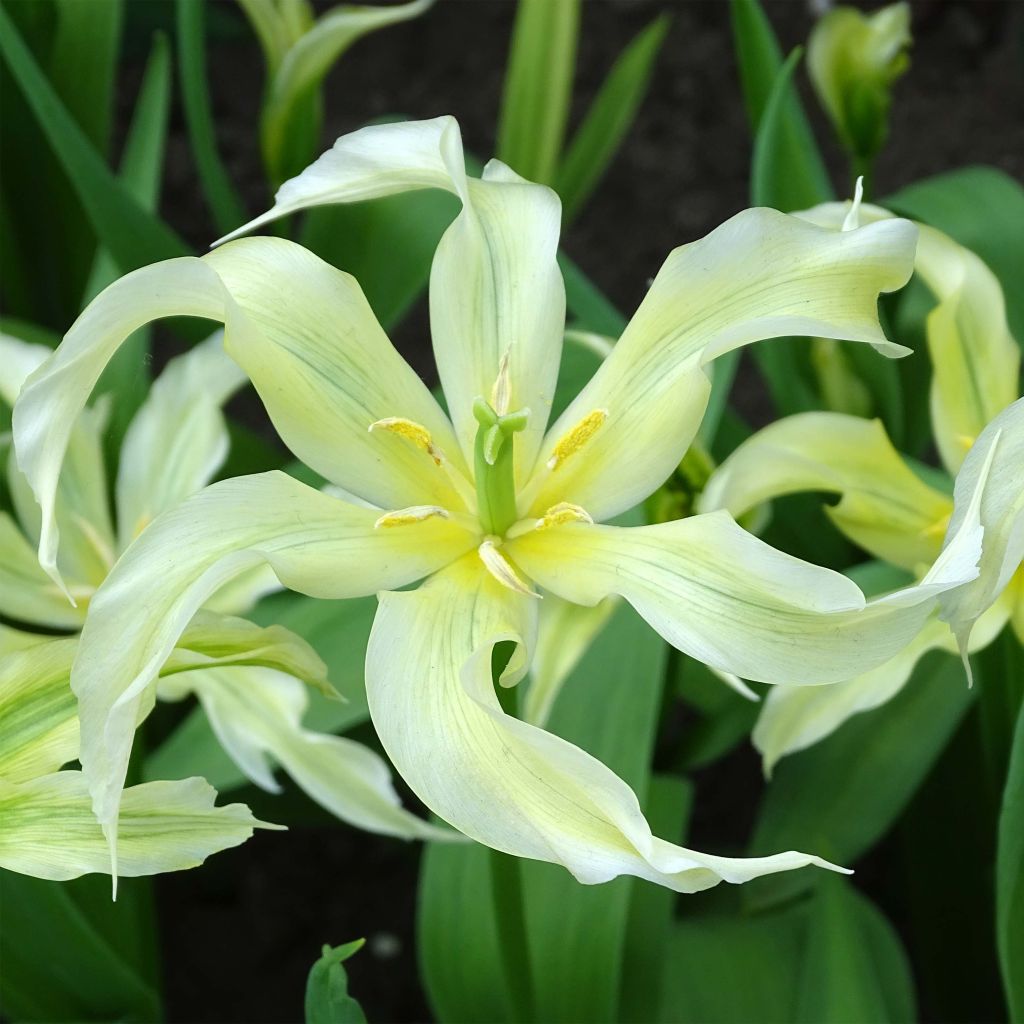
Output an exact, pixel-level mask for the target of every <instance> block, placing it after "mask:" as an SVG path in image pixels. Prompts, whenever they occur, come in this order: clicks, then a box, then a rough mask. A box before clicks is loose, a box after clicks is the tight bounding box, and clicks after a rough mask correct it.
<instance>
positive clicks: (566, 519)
mask: <svg viewBox="0 0 1024 1024" xmlns="http://www.w3.org/2000/svg"><path fill="white" fill-rule="evenodd" d="M563 523H590V525H591V526H593V525H594V520H593V519H592V518H591V516H590V513H589V512H588V511H587V510H586V509H585V508H581V507H580V506H579V505H574V504H573V503H572V502H571V501H560V502H559V503H558V504H557V505H552V506H551V508H549V509H548V510H547V512H545V513H544V515H542V516H541V517H540V519H538V520H537V525H536V527H535V529H537V530H546V529H548V527H551V526H561V525H562V524H563Z"/></svg>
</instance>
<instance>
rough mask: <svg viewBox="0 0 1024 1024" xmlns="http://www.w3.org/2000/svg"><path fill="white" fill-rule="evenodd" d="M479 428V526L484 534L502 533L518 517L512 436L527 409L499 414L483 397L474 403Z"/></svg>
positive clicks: (476, 460)
mask: <svg viewBox="0 0 1024 1024" xmlns="http://www.w3.org/2000/svg"><path fill="white" fill-rule="evenodd" d="M473 415H474V417H475V418H476V421H477V423H478V424H479V427H478V428H477V432H476V442H475V445H474V466H473V469H474V475H475V477H476V496H477V505H478V506H479V514H480V525H481V526H482V527H483V530H484V532H485V533H488V534H493V535H496V536H499V537H501V536H503V535H504V533H505V531H506V530H507V529H508V528H509V527H510V526H511V525H512V524H513V523H514V522H515V521H516V520H517V519H518V514H517V512H516V482H515V459H514V450H515V445H514V441H513V438H514V435H515V434H518V433H519V432H520V431H521V430H523V429H524V428H525V427H526V424H527V421H528V420H529V418H530V410H529V409H520V410H519V411H518V412H508V413H504V414H499V413H497V412H495V410H494V408H493V407H492V406H491V404H490V403H489V402H488V401H487V400H486V399H484V398H477V399H475V401H474V402H473Z"/></svg>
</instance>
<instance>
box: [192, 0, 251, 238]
mask: <svg viewBox="0 0 1024 1024" xmlns="http://www.w3.org/2000/svg"><path fill="white" fill-rule="evenodd" d="M204 18H205V8H204V5H203V4H202V3H201V2H199V0H178V4H177V27H178V67H179V69H180V76H181V99H182V105H183V106H184V108H185V124H186V125H187V126H188V137H189V144H190V145H191V148H192V155H193V156H194V157H195V161H196V170H197V172H198V174H199V184H200V186H201V188H202V191H203V197H204V198H205V199H206V204H207V206H208V207H209V209H210V213H211V214H212V215H213V222H214V224H215V225H216V227H217V233H218V234H222V235H224V234H227V233H228V232H229V231H231V230H232V229H234V228H236V227H238V225H239V224H244V223H245V222H246V221H247V220H248V219H249V215H248V214H247V213H246V210H245V207H244V206H243V205H242V200H241V199H240V198H239V196H238V193H237V192H235V189H234V186H233V185H232V184H231V179H230V177H229V176H228V173H227V171H226V170H225V169H224V164H223V163H222V162H221V159H220V154H219V153H218V152H217V137H216V133H215V132H214V127H213V115H212V113H211V111H210V94H209V87H208V83H207V78H206V39H205V26H204Z"/></svg>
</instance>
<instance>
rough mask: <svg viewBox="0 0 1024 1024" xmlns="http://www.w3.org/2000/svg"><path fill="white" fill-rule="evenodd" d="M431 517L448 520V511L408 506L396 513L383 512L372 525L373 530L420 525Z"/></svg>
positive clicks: (438, 507)
mask: <svg viewBox="0 0 1024 1024" xmlns="http://www.w3.org/2000/svg"><path fill="white" fill-rule="evenodd" d="M431 516H438V517H440V518H441V519H448V518H450V516H449V513H448V510H447V509H443V508H441V506H440V505H410V506H409V508H400V509H398V511H396V512H385V513H384V515H382V516H381V517H380V519H378V520H377V522H375V523H374V524H373V528H374V529H375V530H376V529H380V528H382V527H383V528H384V529H388V528H390V527H392V526H411V525H412V524H413V523H422V522H423V520H424V519H430V517H431Z"/></svg>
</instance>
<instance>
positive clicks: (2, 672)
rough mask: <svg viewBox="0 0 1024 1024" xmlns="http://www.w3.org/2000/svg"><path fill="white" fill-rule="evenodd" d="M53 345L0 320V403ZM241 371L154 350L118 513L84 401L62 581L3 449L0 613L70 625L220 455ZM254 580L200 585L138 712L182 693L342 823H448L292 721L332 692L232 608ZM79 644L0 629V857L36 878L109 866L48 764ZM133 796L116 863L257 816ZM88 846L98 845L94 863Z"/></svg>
mask: <svg viewBox="0 0 1024 1024" xmlns="http://www.w3.org/2000/svg"><path fill="white" fill-rule="evenodd" d="M49 355H50V350H49V349H48V348H45V347H44V346H40V345H33V344H28V343H26V342H24V341H21V340H19V339H17V338H13V337H9V336H7V335H0V366H2V371H0V402H2V403H3V404H5V405H13V404H14V402H15V399H16V397H17V395H18V392H19V390H20V388H21V386H22V383H23V381H24V379H25V377H27V376H28V375H29V373H30V372H32V371H33V370H34V369H35V368H36V367H38V366H39V365H40V364H41V363H42V362H43V360H44V359H45V358H46V357H47V356H49ZM244 380H245V377H244V375H243V374H242V372H241V371H240V370H239V368H238V367H237V365H236V364H235V363H233V362H232V361H231V360H230V359H228V357H227V356H226V355H225V354H224V351H223V348H222V346H221V340H220V337H219V336H215V337H213V338H211V339H209V340H208V341H206V342H204V343H203V344H201V345H199V346H197V347H196V348H194V349H193V350H192V351H191V352H189V353H187V354H186V355H184V356H180V357H179V358H177V359H174V360H172V361H171V362H170V363H169V364H168V366H167V367H166V369H165V370H164V372H163V373H162V374H161V375H160V377H159V378H158V379H157V380H156V382H155V383H154V385H153V388H152V390H151V392H150V394H149V396H148V398H147V399H146V401H145V402H144V403H143V405H142V407H141V408H140V409H139V411H138V413H137V414H136V416H135V417H134V418H133V420H132V423H131V425H130V427H129V429H128V433H127V435H126V437H125V441H124V444H123V446H122V448H121V451H120V459H119V465H118V476H117V483H116V487H115V488H114V496H115V502H114V506H115V510H116V516H115V515H112V513H111V509H110V508H109V503H108V499H107V495H108V480H107V474H106V471H105V465H104V457H103V448H102V437H103V432H104V428H105V423H106V419H107V413H108V412H109V402H108V401H107V400H106V398H107V396H103V398H101V400H100V401H99V402H97V403H95V404H93V405H92V406H90V407H88V408H87V409H85V410H84V411H83V412H82V415H80V416H79V417H78V418H77V420H76V422H75V423H74V425H73V428H72V431H71V435H70V444H69V448H68V455H67V458H66V460H65V464H64V471H63V473H62V474H61V478H60V482H59V487H58V493H57V495H56V497H55V515H56V519H57V521H58V522H59V524H60V533H61V544H60V550H59V552H58V556H59V557H58V566H59V567H60V579H61V580H62V581H63V586H62V587H59V586H58V585H57V583H56V582H55V581H54V580H53V579H51V578H50V577H49V576H47V574H46V573H45V572H44V571H43V570H42V569H41V568H40V566H39V563H38V561H37V560H36V554H35V552H34V550H33V543H34V542H36V541H38V538H39V525H40V522H39V509H38V506H37V505H36V503H35V500H34V499H33V497H32V495H31V492H30V491H29V490H28V487H27V485H26V483H25V480H24V477H22V476H21V474H20V473H19V472H18V471H17V469H16V467H15V465H14V463H13V460H12V461H11V462H10V465H9V467H8V469H9V473H8V480H9V483H10V491H11V494H12V497H13V503H14V506H15V509H14V511H15V515H10V514H8V513H7V512H0V553H2V556H3V557H2V560H0V614H3V615H4V616H5V617H6V618H8V619H12V620H14V621H17V622H22V623H25V624H28V625H32V626H34V627H37V628H44V629H51V630H53V629H56V630H67V631H74V630H77V629H79V628H81V625H82V623H83V622H84V621H85V617H86V610H87V608H88V606H89V604H90V602H91V599H92V596H93V595H94V594H95V592H96V589H97V588H98V587H99V586H100V584H101V583H102V582H103V580H104V579H105V578H106V576H107V575H108V573H109V572H110V570H111V568H112V566H113V564H114V562H115V561H116V558H117V556H118V554H119V552H120V551H121V550H123V549H124V548H125V547H126V546H127V545H128V544H129V543H130V542H131V540H132V539H133V538H134V537H135V536H137V535H138V534H139V533H140V532H142V530H143V529H145V527H146V526H147V525H148V523H149V522H150V521H151V520H152V519H153V518H154V517H155V516H157V515H158V514H159V513H160V512H161V511H163V510H165V509H168V508H171V507H173V506H174V505H175V504H177V503H178V502H179V501H181V500H182V499H183V498H185V497H187V496H188V495H189V494H192V493H194V492H195V491H197V490H199V489H200V488H201V487H203V485H204V484H206V483H208V482H209V480H210V479H211V477H212V476H213V475H214V474H215V473H216V472H217V470H218V469H219V468H220V466H221V463H222V462H223V460H224V458H225V456H226V454H227V451H228V435H227V429H226V425H225V423H224V420H223V417H222V414H221V405H222V403H223V402H224V400H225V399H226V398H227V397H228V396H229V395H230V394H232V393H233V392H234V391H235V390H236V389H237V388H238V386H239V385H240V384H241V383H242V382H243V381H244ZM115 522H116V525H115ZM267 577H268V574H267V573H266V571H262V572H256V573H249V574H246V575H244V576H241V577H239V578H238V579H236V580H234V581H233V582H232V583H231V584H230V585H229V586H228V587H227V588H222V589H220V590H219V591H218V592H217V593H216V594H213V595H211V599H210V600H209V601H207V602H205V604H204V609H203V610H202V611H200V612H199V613H198V614H197V615H196V616H194V617H193V619H192V621H191V622H190V623H189V626H188V628H187V630H186V631H185V633H184V634H183V636H181V637H180V638H179V639H178V640H177V642H176V645H175V648H174V650H173V651H172V652H171V653H170V655H169V656H168V658H167V659H166V660H165V661H164V662H163V663H162V664H161V665H160V667H159V669H158V679H157V683H156V687H155V693H154V692H153V691H152V689H151V691H150V693H149V694H148V700H147V701H145V702H143V704H142V705H141V706H140V712H139V716H140V717H142V716H143V715H144V714H146V713H148V711H149V710H150V708H151V707H152V698H153V697H154V696H159V697H160V698H161V699H164V700H181V699H183V698H185V697H187V696H190V695H195V696H196V697H198V699H199V701H200V703H201V704H202V706H203V708H204V710H205V712H206V714H207V717H208V718H209V720H210V723H211V725H212V727H213V730H214V732H215V733H216V735H217V737H218V738H219V739H220V741H221V743H222V745H223V746H224V748H225V750H226V751H227V752H228V754H229V755H230V756H231V757H232V758H233V759H234V760H235V762H236V763H237V764H238V765H239V767H240V768H241V769H242V770H243V772H244V773H245V774H246V775H247V776H248V777H249V778H250V779H251V780H252V781H253V782H255V783H256V784H257V785H259V786H262V787H263V788H264V789H267V790H270V791H272V792H276V791H278V790H279V786H278V784H277V783H276V781H275V779H274V776H273V770H272V767H271V765H270V763H269V762H268V756H269V758H270V759H272V760H273V761H274V762H276V763H278V764H280V765H282V766H283V767H284V768H285V770H286V771H287V772H288V773H289V774H290V775H291V776H292V777H293V778H294V779H295V780H296V781H297V782H298V783H299V785H300V786H302V788H303V789H305V790H306V792H307V793H309V794H310V796H312V797H313V799H315V800H317V801H318V802H320V803H321V804H322V805H323V806H324V807H326V808H327V809H328V810H329V811H331V812H332V813H334V814H336V815H337V816H338V817H340V818H342V819H343V820H345V821H348V822H351V823H353V824H356V825H358V826H361V827H364V828H368V829H370V830H372V831H377V832H384V833H387V834H391V835H398V836H402V837H405V838H411V837H419V838H429V837H434V838H451V837H452V836H454V835H455V834H454V833H451V832H450V831H448V830H443V831H442V830H441V829H438V828H435V827H434V826H431V825H430V824H428V823H427V822H425V821H423V820H422V819H420V818H418V817H416V816H415V815H413V814H410V813H409V812H408V811H405V810H404V809H403V808H402V807H401V806H400V802H399V800H398V797H397V795H396V794H395V792H394V790H393V788H392V786H391V781H390V774H389V772H388V769H387V766H386V765H385V764H384V762H383V761H382V760H381V759H380V758H379V757H378V756H377V755H376V754H374V753H373V752H372V751H371V750H369V749H368V748H367V747H364V746H362V745H361V744H358V743H355V742H353V741H352V740H349V739H345V738H341V737H336V736H325V735H321V734H319V733H316V732H314V731H311V730H309V729H305V728H303V726H302V717H303V713H304V712H305V710H306V706H307V701H308V698H307V694H306V689H307V685H308V684H311V685H314V686H318V687H320V688H321V689H326V690H329V689H330V687H329V685H328V683H327V679H326V667H325V666H324V664H323V662H322V661H321V660H320V658H319V657H318V656H317V655H316V653H315V652H314V651H313V650H312V648H310V647H309V646H308V645H307V644H306V643H305V641H303V640H302V639H301V638H299V637H297V636H295V635H294V634H292V633H290V632H288V631H287V630H284V629H282V628H281V627H276V626H275V627H270V628H268V629H260V628H258V627H257V626H255V625H253V624H251V623H249V622H245V621H244V620H241V619H238V618H235V617H234V614H235V613H239V612H242V611H244V610H245V609H247V608H248V607H249V606H250V605H251V604H252V603H253V601H254V599H255V598H256V597H258V596H259V595H260V594H261V593H263V592H265V591H266V590H268V589H272V588H273V587H276V585H277V582H276V580H274V578H273V576H272V575H271V576H270V578H269V580H268V578H267ZM62 590H63V592H62ZM69 596H72V597H73V599H74V601H75V604H73V605H72V604H71V603H70V601H69V600H68V597H69ZM76 646H77V639H76V638H75V637H74V636H58V637H54V636H45V635H42V634H38V633H27V632H22V631H20V630H16V629H11V628H7V627H0V707H2V710H3V726H2V727H0V783H2V787H0V789H2V793H3V795H2V797H0V799H2V800H3V804H4V807H3V811H2V812H0V814H2V816H3V824H4V829H3V831H4V840H5V841H4V842H3V844H2V845H0V864H3V865H4V866H7V867H13V868H14V869H15V870H19V871H27V872H29V873H32V874H39V875H41V876H42V877H46V878H58V877H59V878H70V877H73V875H72V874H70V873H69V872H72V871H75V872H77V873H83V872H85V871H96V870H100V871H103V870H109V857H108V856H107V854H106V848H105V841H104V839H103V833H102V831H101V830H100V827H99V823H98V822H97V821H96V819H95V816H94V815H93V813H92V809H91V806H90V800H89V795H88V791H87V789H86V786H85V782H84V779H83V777H82V775H81V773H80V772H71V771H66V770H65V771H58V769H60V768H61V766H62V765H65V764H67V763H68V762H70V761H73V760H75V759H76V758H77V757H78V756H79V729H78V719H77V708H76V705H75V699H74V695H73V694H72V692H71V689H70V683H69V679H70V673H71V665H72V659H73V656H74V653H75V649H76ZM183 767H184V768H185V769H186V770H187V769H188V765H187V764H185V765H184V766H183ZM26 787H27V788H26ZM129 794H130V795H129V803H128V807H129V809H130V810H129V817H128V819H126V825H127V828H126V829H124V830H123V831H124V832H125V835H126V836H127V837H128V839H127V844H126V846H125V853H126V856H125V857H124V858H122V871H123V872H124V873H126V874H138V873H150V872H151V871H165V870H177V869H180V868H182V867H189V866H192V865H193V864H195V863H198V862H200V861H201V860H202V855H200V854H201V853H202V852H203V851H205V853H211V852H214V851H215V850H219V849H224V848H226V847H228V846H234V845H237V844H238V843H240V842H243V841H244V840H245V839H246V838H248V836H249V835H250V834H251V832H252V827H253V826H254V825H256V824H259V823H258V822H256V821H255V819H253V818H252V816H251V815H250V814H249V811H248V809H247V808H245V807H243V806H242V805H232V806H231V807H230V808H215V807H214V806H213V797H214V796H215V793H214V791H213V789H212V788H211V787H210V786H208V785H206V783H204V782H203V781H202V780H201V779H191V780H189V781H188V782H187V783H185V782H182V783H177V782H174V783H171V782H159V783H157V782H147V783H144V784H143V785H141V786H137V787H133V789H132V790H130V791H129ZM161 801H163V802H164V803H161ZM165 803H166V804H167V807H168V808H170V809H169V810H168V809H166V808H165V807H164V804H165ZM165 810H166V814H165V813H164V811H165ZM44 811H45V812H46V813H44ZM221 826H223V828H221ZM176 831H177V832H178V833H180V835H178V836H177V838H175V832H176ZM136 840H137V841H138V842H136ZM193 840H194V841H193ZM97 849H100V850H101V852H102V853H103V856H102V857H101V858H100V859H99V861H97V859H96V856H95V852H96V850H97ZM203 855H205V854H203ZM97 864H98V865H99V866H97Z"/></svg>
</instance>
